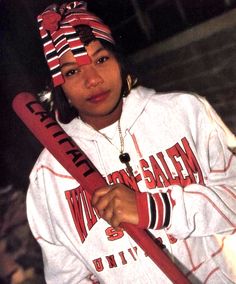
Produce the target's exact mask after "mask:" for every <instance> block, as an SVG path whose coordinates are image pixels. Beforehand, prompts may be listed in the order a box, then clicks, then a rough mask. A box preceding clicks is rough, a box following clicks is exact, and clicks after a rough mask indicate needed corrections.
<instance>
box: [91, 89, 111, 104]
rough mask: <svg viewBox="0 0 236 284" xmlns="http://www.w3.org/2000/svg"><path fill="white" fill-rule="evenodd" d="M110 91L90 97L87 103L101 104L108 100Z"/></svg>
mask: <svg viewBox="0 0 236 284" xmlns="http://www.w3.org/2000/svg"><path fill="white" fill-rule="evenodd" d="M109 94H110V91H105V92H101V93H97V94H95V95H92V96H90V97H89V98H88V99H87V101H89V102H90V103H94V104H96V103H100V102H103V101H105V100H106V99H107V97H108V96H109Z"/></svg>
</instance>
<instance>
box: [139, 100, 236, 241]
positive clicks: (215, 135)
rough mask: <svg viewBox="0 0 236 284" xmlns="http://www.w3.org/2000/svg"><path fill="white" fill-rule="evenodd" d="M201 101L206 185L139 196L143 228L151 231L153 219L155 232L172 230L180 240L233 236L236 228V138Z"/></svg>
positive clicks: (202, 152) (201, 160)
mask: <svg viewBox="0 0 236 284" xmlns="http://www.w3.org/2000/svg"><path fill="white" fill-rule="evenodd" d="M197 100H198V101H197V104H198V105H199V115H200V116H201V119H200V120H199V122H198V127H199V134H198V137H200V138H199V141H198V145H200V146H198V148H196V150H197V155H198V157H199V159H200V162H201V165H202V167H204V172H205V176H206V177H205V185H204V186H203V185H199V184H191V185H188V186H186V187H185V188H182V187H180V186H172V187H170V188H169V189H167V190H165V191H163V193H161V194H160V193H158V194H154V195H150V194H147V193H146V194H142V196H141V195H139V196H137V204H138V208H139V212H140V211H142V215H141V214H139V216H141V219H140V223H139V224H140V225H141V227H148V228H149V227H150V223H151V222H150V221H151V220H152V224H155V225H154V227H153V228H154V229H161V228H168V233H170V234H173V235H174V236H175V237H177V238H184V237H187V236H190V235H191V236H206V235H212V234H216V233H221V234H224V233H225V234H230V233H232V232H233V231H234V230H235V228H236V155H235V154H233V151H234V149H235V146H236V138H235V136H234V135H233V134H232V133H231V132H230V131H229V129H227V127H226V126H225V125H224V124H223V122H222V120H221V119H220V118H219V116H218V115H217V114H216V112H215V111H214V110H213V109H212V107H211V106H210V105H209V103H208V102H207V101H206V100H204V99H203V98H201V97H198V98H197ZM202 145H203V147H202ZM200 147H202V148H201V149H200ZM163 195H164V197H165V198H163ZM150 204H152V206H150ZM150 208H152V210H150ZM160 208H161V209H160ZM169 212H170V214H168V213H169ZM153 219H154V220H153ZM164 221H165V222H164Z"/></svg>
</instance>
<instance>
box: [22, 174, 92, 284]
mask: <svg viewBox="0 0 236 284" xmlns="http://www.w3.org/2000/svg"><path fill="white" fill-rule="evenodd" d="M27 216H28V221H29V225H30V228H31V231H32V233H33V235H34V237H35V239H36V240H37V241H38V243H39V245H40V246H41V249H42V255H43V262H44V272H45V279H46V281H47V283H52V284H54V283H70V284H73V283H92V281H91V280H89V278H90V276H91V275H92V273H91V272H90V271H89V270H88V269H87V268H86V266H85V264H84V263H83V262H82V260H81V259H79V257H78V256H77V255H75V254H73V252H71V251H70V250H69V249H68V248H67V247H65V246H63V244H61V243H59V242H58V241H57V239H56V236H55V234H54V229H53V225H52V223H51V217H50V212H49V210H48V206H47V198H46V196H45V194H44V188H43V186H42V184H41V186H39V185H38V184H37V181H36V179H31V184H30V187H29V190H28V193H27Z"/></svg>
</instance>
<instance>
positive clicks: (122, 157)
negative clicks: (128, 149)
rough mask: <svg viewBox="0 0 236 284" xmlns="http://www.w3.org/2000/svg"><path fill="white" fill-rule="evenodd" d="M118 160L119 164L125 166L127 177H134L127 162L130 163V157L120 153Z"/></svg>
mask: <svg viewBox="0 0 236 284" xmlns="http://www.w3.org/2000/svg"><path fill="white" fill-rule="evenodd" d="M119 159H120V161H121V163H123V164H125V165H126V170H127V172H128V173H129V175H130V176H134V175H133V170H132V167H131V166H130V164H129V162H130V155H129V154H128V153H121V154H120V156H119Z"/></svg>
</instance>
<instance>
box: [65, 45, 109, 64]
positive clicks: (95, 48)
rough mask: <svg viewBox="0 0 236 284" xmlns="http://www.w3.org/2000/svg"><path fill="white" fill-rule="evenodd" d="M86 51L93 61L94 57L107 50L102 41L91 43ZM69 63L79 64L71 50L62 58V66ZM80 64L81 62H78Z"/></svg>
mask: <svg viewBox="0 0 236 284" xmlns="http://www.w3.org/2000/svg"><path fill="white" fill-rule="evenodd" d="M85 48H86V51H87V53H88V56H89V57H90V58H91V59H92V58H93V57H94V56H96V55H97V54H99V53H100V52H101V51H102V50H105V48H104V47H103V45H102V44H101V42H100V41H98V40H95V41H92V42H90V43H89V44H88V45H87V46H86V47H85ZM67 62H74V63H77V61H76V58H75V57H74V55H73V53H72V52H71V50H69V51H67V52H65V53H64V54H63V55H62V56H61V57H60V65H63V64H65V63H67ZM78 64H79V62H78Z"/></svg>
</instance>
